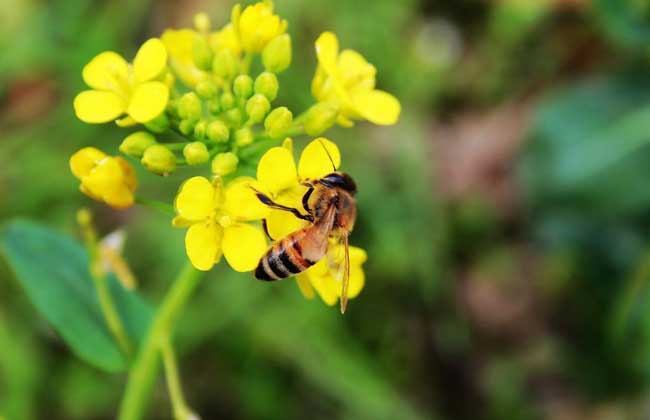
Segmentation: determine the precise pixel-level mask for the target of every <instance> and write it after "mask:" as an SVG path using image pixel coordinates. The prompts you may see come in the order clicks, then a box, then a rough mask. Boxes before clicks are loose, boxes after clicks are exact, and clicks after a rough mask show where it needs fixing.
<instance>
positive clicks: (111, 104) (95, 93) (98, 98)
mask: <svg viewBox="0 0 650 420" xmlns="http://www.w3.org/2000/svg"><path fill="white" fill-rule="evenodd" d="M125 108H126V104H125V102H124V100H123V99H122V98H120V97H119V96H118V95H117V94H115V93H113V92H105V91H99V90H85V91H83V92H81V93H80V94H78V95H77V96H76V97H75V98H74V111H75V113H76V114H77V117H78V118H79V119H80V120H81V121H83V122H87V123H90V124H99V123H105V122H109V121H112V120H114V119H116V118H117V117H119V116H120V115H122V113H124V111H125Z"/></svg>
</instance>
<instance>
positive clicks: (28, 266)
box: [0, 221, 153, 371]
mask: <svg viewBox="0 0 650 420" xmlns="http://www.w3.org/2000/svg"><path fill="white" fill-rule="evenodd" d="M0 251H2V252H3V253H4V255H5V256H6V257H7V260H8V262H9V266H10V267H11V268H12V270H13V271H14V272H15V274H16V277H17V278H18V281H19V282H20V284H21V285H22V286H23V288H24V289H25V291H26V292H27V295H28V297H29V298H30V300H31V301H32V303H33V304H34V306H36V309H37V310H38V311H39V312H40V313H41V315H43V316H44V317H45V319H47V321H48V322H49V323H50V324H52V326H53V327H54V329H56V331H57V332H58V333H59V334H61V337H62V338H63V340H64V341H65V342H66V343H67V344H68V345H69V346H70V348H71V349H72V351H73V352H74V353H75V354H76V355H77V356H79V357H80V358H81V359H83V360H85V361H86V362H89V363H91V364H93V365H95V366H97V367H99V368H102V369H104V370H107V371H119V370H123V369H125V368H126V366H127V359H126V357H125V356H124V355H123V354H122V353H121V352H120V350H119V347H118V346H117V344H116V343H115V341H114V340H113V337H112V335H111V333H110V332H109V330H108V328H107V327H106V323H105V321H104V318H103V315H102V311H101V308H100V306H99V302H98V300H97V294H96V292H95V287H94V284H93V280H92V278H91V276H90V273H89V270H88V255H87V253H86V251H85V249H84V248H83V247H82V246H81V245H80V244H79V243H77V242H75V241H74V240H72V239H70V238H68V237H66V236H63V235H61V234H59V233H57V232H55V231H53V230H51V229H49V228H47V227H44V226H41V225H38V224H36V223H32V222H28V221H14V222H11V223H9V224H8V225H7V226H6V227H5V228H4V229H3V231H2V234H1V235H0ZM108 284H109V288H110V290H111V294H112V297H113V301H114V302H115V306H116V308H117V311H118V313H119V315H120V318H121V320H122V323H123V324H124V328H125V329H126V332H127V334H128V336H129V338H130V339H131V341H132V342H133V343H138V342H139V341H140V339H141V338H142V337H143V336H144V333H145V331H146V329H147V327H148V324H149V322H150V319H151V317H152V313H153V310H152V307H151V306H150V305H149V304H148V303H146V302H145V301H144V300H142V299H141V298H140V297H139V296H137V295H136V294H135V293H133V292H129V291H127V290H126V289H124V288H123V287H122V286H121V284H120V283H119V282H118V281H117V280H116V278H115V277H114V276H112V275H109V276H108Z"/></svg>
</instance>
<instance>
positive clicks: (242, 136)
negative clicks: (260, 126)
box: [235, 128, 255, 146]
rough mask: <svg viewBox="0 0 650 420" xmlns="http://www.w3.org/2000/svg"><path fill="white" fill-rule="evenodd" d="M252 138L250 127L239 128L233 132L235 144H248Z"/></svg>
mask: <svg viewBox="0 0 650 420" xmlns="http://www.w3.org/2000/svg"><path fill="white" fill-rule="evenodd" d="M254 138H255V137H254V136H253V132H252V131H251V129H250V128H241V129H239V130H237V131H236V132H235V144H236V145H237V146H248V145H249V144H251V143H252V142H253V140H254Z"/></svg>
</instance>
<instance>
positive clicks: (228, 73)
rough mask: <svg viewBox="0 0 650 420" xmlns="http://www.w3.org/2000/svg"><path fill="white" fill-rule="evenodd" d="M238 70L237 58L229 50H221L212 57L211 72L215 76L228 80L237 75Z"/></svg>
mask: <svg viewBox="0 0 650 420" xmlns="http://www.w3.org/2000/svg"><path fill="white" fill-rule="evenodd" d="M238 69H239V64H238V63H237V58H236V57H235V56H234V54H233V52H232V51H230V50H229V49H223V50H221V51H218V52H217V53H216V54H215V55H214V59H213V60H212V72H213V73H214V74H216V75H217V76H220V77H223V78H224V79H227V80H230V79H232V78H233V77H235V76H236V75H237V71H238Z"/></svg>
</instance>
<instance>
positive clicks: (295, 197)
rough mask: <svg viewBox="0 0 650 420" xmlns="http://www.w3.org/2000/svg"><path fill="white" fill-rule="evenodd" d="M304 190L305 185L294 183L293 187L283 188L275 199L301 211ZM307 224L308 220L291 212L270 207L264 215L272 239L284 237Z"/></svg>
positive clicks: (305, 190)
mask: <svg viewBox="0 0 650 420" xmlns="http://www.w3.org/2000/svg"><path fill="white" fill-rule="evenodd" d="M306 192H307V187H305V186H302V185H299V184H296V185H295V186H294V187H293V188H291V189H289V190H285V191H283V192H282V193H281V194H279V195H278V196H277V197H275V201H276V202H277V203H278V204H282V205H284V206H287V207H292V208H295V209H299V210H301V211H302V197H303V196H304V195H305V193H306ZM307 225H308V222H306V221H304V220H301V219H298V218H297V217H296V216H295V215H293V214H292V213H289V212H288V211H284V210H276V209H270V210H269V212H268V216H267V217H266V228H267V230H268V232H269V235H270V236H271V238H273V240H279V239H281V238H284V237H285V236H287V235H288V234H290V233H292V232H295V231H297V230H298V229H302V228H303V227H305V226H307Z"/></svg>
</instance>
